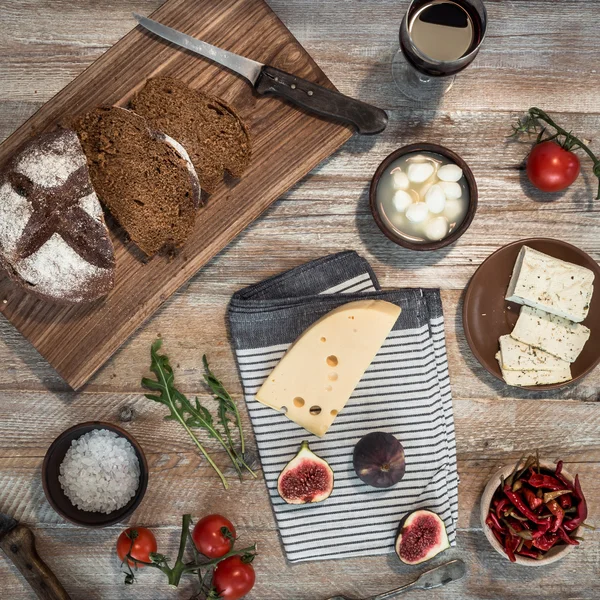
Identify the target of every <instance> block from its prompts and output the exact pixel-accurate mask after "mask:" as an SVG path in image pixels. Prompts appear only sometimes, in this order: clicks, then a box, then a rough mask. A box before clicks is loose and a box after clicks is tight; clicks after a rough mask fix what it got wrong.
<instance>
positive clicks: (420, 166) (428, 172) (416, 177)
mask: <svg viewBox="0 0 600 600" xmlns="http://www.w3.org/2000/svg"><path fill="white" fill-rule="evenodd" d="M434 171H435V169H434V167H433V165H432V164H431V163H430V162H422V163H411V164H410V165H409V166H408V179H409V181H412V182H413V183H423V182H424V181H427V180H428V179H429V178H430V177H431V176H432V175H433V172H434Z"/></svg>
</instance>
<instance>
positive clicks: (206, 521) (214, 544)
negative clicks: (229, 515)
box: [192, 515, 235, 558]
mask: <svg viewBox="0 0 600 600" xmlns="http://www.w3.org/2000/svg"><path fill="white" fill-rule="evenodd" d="M223 528H226V529H228V530H229V532H230V533H231V535H232V536H233V538H234V539H235V528H234V527H233V524H232V523H231V521H230V520H229V519H226V518H225V517H222V516H221V515H207V516H206V517H204V518H202V519H200V520H199V521H198V522H197V523H196V526H195V527H194V531H193V532H192V539H193V540H194V544H196V548H197V549H198V552H200V553H201V554H204V556H208V558H221V556H224V555H225V554H227V553H228V552H229V551H230V550H231V548H232V546H233V541H232V540H231V539H230V538H229V537H228V536H227V535H226V534H225V533H223V531H222V530H223Z"/></svg>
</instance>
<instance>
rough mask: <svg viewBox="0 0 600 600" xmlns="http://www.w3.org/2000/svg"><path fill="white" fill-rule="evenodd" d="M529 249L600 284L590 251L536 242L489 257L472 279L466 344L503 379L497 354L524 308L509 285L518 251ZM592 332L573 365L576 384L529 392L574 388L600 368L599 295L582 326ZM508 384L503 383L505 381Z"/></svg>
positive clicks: (516, 245) (466, 311) (466, 312)
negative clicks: (509, 296)
mask: <svg viewBox="0 0 600 600" xmlns="http://www.w3.org/2000/svg"><path fill="white" fill-rule="evenodd" d="M523 246H529V247H530V248H533V249H534V250H538V251H539V252H543V253H544V254H548V255H549V256H554V257H555V258H559V259H561V260H565V261H567V262H570V263H574V264H576V265H581V266H582V267H587V268H588V269H590V270H592V271H593V272H594V273H595V275H596V279H595V282H596V283H597V282H599V281H600V267H599V266H598V264H597V263H596V261H595V260H594V259H593V258H592V257H591V256H589V255H587V254H586V253H585V252H583V251H582V250H580V249H579V248H576V247H575V246H572V245H571V244H567V243H566V242H561V241H560V240H552V239H547V238H531V239H528V240H520V241H518V242H513V243H512V244H508V245H507V246H504V247H503V248H500V250H497V251H496V252H494V254H492V255H491V256H489V257H488V258H487V259H486V260H485V261H484V262H483V263H482V264H481V266H480V267H479V268H478V269H477V271H476V272H475V275H473V277H472V278H471V281H470V282H469V286H468V288H467V292H466V294H465V301H464V304H463V327H464V330H465V335H466V337H467V342H469V346H470V347H471V350H472V351H473V354H474V355H475V357H476V358H477V360H478V361H479V362H480V363H481V364H482V365H483V366H484V367H485V368H486V369H487V370H488V371H489V372H490V373H491V374H492V375H495V376H496V377H498V379H502V372H501V371H500V365H499V364H498V361H497V360H496V358H495V356H496V353H497V352H498V348H499V342H498V339H499V338H500V336H502V335H506V334H509V333H511V331H512V330H513V328H514V326H515V323H516V322H517V318H518V316H519V311H520V309H521V306H520V305H519V304H514V303H513V302H507V301H506V300H505V299H504V296H506V290H507V289H508V283H509V281H510V277H511V275H512V272H513V267H514V266H515V261H516V260H517V255H518V254H519V250H521V248H522V247H523ZM583 324H584V325H585V326H586V327H589V328H590V330H591V335H590V339H589V340H588V342H587V344H586V345H585V346H584V348H583V351H582V353H581V354H580V355H579V358H578V359H577V360H576V361H575V362H574V363H573V364H572V365H571V373H572V375H573V379H572V380H570V381H565V382H563V383H553V384H551V385H536V386H529V387H527V388H526V389H530V390H551V389H555V388H559V387H563V386H565V385H569V384H570V383H573V382H574V381H577V380H578V379H581V378H582V377H583V376H584V375H587V374H588V373H589V372H590V371H591V370H592V369H593V368H594V367H595V366H596V365H597V364H598V363H600V345H599V344H598V342H597V340H598V339H600V293H599V292H598V291H596V292H595V293H594V295H593V296H592V302H591V304H590V312H589V314H588V316H587V318H586V319H585V321H583ZM502 380H503V379H502ZM503 381H504V380H503Z"/></svg>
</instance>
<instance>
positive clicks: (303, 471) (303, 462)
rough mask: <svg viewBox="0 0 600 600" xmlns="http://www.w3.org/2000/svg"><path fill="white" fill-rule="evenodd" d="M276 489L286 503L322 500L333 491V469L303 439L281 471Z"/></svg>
mask: <svg viewBox="0 0 600 600" xmlns="http://www.w3.org/2000/svg"><path fill="white" fill-rule="evenodd" d="M277 491H278V492H279V495H280V496H281V497H282V498H283V499H284V500H285V501H286V502H287V503H288V504H308V503H309V502H322V501H323V500H326V499H327V498H329V496H331V492H332V491H333V471H332V470H331V467H330V466H329V465H328V464H327V461H326V460H323V459H322V458H319V457H318V456H317V455H316V454H315V453H314V452H312V451H311V449H310V448H309V447H308V442H307V441H304V442H302V444H301V445H300V450H299V451H298V454H296V456H295V457H294V458H293V459H292V460H290V462H289V463H288V464H287V465H286V466H285V468H284V469H283V471H281V474H280V475H279V479H278V480H277Z"/></svg>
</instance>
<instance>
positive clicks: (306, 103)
mask: <svg viewBox="0 0 600 600" xmlns="http://www.w3.org/2000/svg"><path fill="white" fill-rule="evenodd" d="M254 89H255V90H256V91H257V92H258V93H259V94H266V95H272V96H280V97H281V98H285V99H286V100H288V101H289V102H291V103H293V104H296V105H297V106H300V107H302V108H304V109H306V110H308V111H311V112H314V113H317V114H318V115H321V116H323V117H330V118H332V119H339V120H340V121H344V122H346V123H350V124H352V125H354V126H355V127H356V129H357V130H358V133H361V134H365V135H369V134H374V133H381V132H382V131H383V130H384V129H385V128H386V125H387V122H388V116H387V113H386V112H385V111H384V110H381V109H380V108H377V107H375V106H372V105H371V104H367V103H366V102H361V101H360V100H355V99H354V98H350V97H349V96H345V95H344V94H340V93H339V92H335V91H333V90H329V89H327V88H325V87H323V86H321V85H317V84H316V83H311V82H310V81H307V80H306V79H302V78H301V77H296V76H295V75H291V74H290V73H286V72H285V71H280V70H279V69H276V68H275V67H269V66H268V65H265V66H264V67H263V68H262V69H261V72H260V75H259V76H258V79H257V81H256V84H255V86H254Z"/></svg>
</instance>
